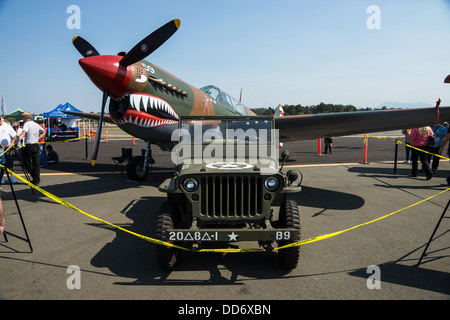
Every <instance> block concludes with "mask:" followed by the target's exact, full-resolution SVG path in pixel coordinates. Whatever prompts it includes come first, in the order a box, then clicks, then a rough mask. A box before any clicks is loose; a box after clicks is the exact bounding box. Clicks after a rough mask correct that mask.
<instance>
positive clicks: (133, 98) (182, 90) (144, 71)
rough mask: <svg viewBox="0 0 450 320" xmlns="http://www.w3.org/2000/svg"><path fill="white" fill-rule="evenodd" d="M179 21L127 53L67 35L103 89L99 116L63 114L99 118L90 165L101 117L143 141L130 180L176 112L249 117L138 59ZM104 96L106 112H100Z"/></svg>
mask: <svg viewBox="0 0 450 320" xmlns="http://www.w3.org/2000/svg"><path fill="white" fill-rule="evenodd" d="M180 23H181V22H180V20H178V19H175V20H173V21H170V22H168V23H167V24H165V25H164V26H162V27H160V28H159V29H157V30H156V31H154V32H153V33H151V34H150V35H149V36H147V37H146V38H144V39H143V40H142V41H140V42H139V43H138V44H136V45H135V46H134V47H133V48H132V49H131V50H130V51H129V52H128V53H126V52H120V53H118V54H117V55H100V54H99V52H98V51H97V50H96V49H95V48H94V47H93V46H92V45H91V44H90V43H89V42H87V41H86V40H84V39H83V38H81V37H79V36H76V37H74V38H73V40H72V41H73V45H74V46H75V48H76V49H77V50H78V51H79V52H80V53H81V55H82V56H83V58H82V59H80V60H79V64H80V66H81V67H82V69H83V70H84V72H85V73H86V74H87V75H88V77H89V78H90V79H91V81H92V82H93V83H94V84H95V85H96V86H97V87H98V88H99V89H100V90H101V91H102V92H103V102H102V108H101V113H100V114H92V113H74V112H66V113H69V114H72V115H77V116H80V117H84V118H90V119H95V120H99V128H98V132H99V134H98V135H97V137H96V141H95V145H94V150H93V153H92V158H91V159H92V164H94V163H95V160H96V158H97V152H98V148H99V141H100V138H101V134H100V133H101V126H102V122H103V121H105V122H110V123H114V124H116V125H117V126H119V127H120V128H121V129H122V130H123V131H125V132H127V133H129V134H130V135H132V136H135V137H137V138H140V139H142V140H144V141H146V142H147V150H146V154H145V156H144V157H136V158H135V161H130V162H129V166H131V168H128V170H127V172H128V175H129V177H130V178H131V179H137V180H141V179H144V178H145V176H146V174H147V164H148V161H149V159H151V157H150V154H151V144H156V145H158V146H160V147H161V148H162V149H163V150H171V148H172V147H173V145H174V142H173V141H171V134H172V132H173V130H174V129H176V128H177V125H178V119H179V117H180V116H188V115H190V116H192V115H198V116H207V115H218V116H233V115H236V116H238V115H248V116H252V115H254V113H253V112H252V111H251V110H250V109H249V108H247V107H246V106H244V105H243V104H242V103H241V102H239V101H238V100H236V99H234V98H233V97H231V96H230V95H229V94H227V93H226V92H224V91H223V90H221V89H219V88H218V87H216V86H213V85H209V86H206V87H203V88H201V89H197V88H195V87H193V86H192V85H190V84H188V83H186V82H184V81H182V80H181V79H179V78H177V77H175V76H174V75H172V74H170V73H169V72H167V71H165V70H163V69H162V68H160V67H158V66H156V65H154V64H152V63H150V62H148V61H146V60H144V59H145V58H146V57H147V56H148V55H150V54H151V53H152V52H154V51H155V50H156V49H158V48H159V46H161V45H162V44H163V43H164V42H165V41H166V40H168V39H169V38H170V37H171V36H172V35H173V34H174V33H175V32H176V31H177V30H178V28H179V27H180ZM449 81H450V80H449ZM108 97H109V98H110V103H109V115H105V114H104V109H105V104H106V101H107V98H108ZM444 121H450V107H439V105H436V107H435V108H420V109H403V110H383V111H364V112H344V113H331V114H314V115H297V116H283V115H281V114H277V115H276V116H275V124H276V128H277V129H278V130H279V137H280V140H281V141H283V142H287V141H296V140H309V139H317V138H322V137H326V136H342V135H348V134H356V133H369V132H377V131H383V130H394V129H401V128H413V127H421V126H424V125H432V124H433V123H436V122H444Z"/></svg>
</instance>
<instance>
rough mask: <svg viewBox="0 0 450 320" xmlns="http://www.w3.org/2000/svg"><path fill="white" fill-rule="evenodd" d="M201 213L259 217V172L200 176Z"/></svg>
mask: <svg viewBox="0 0 450 320" xmlns="http://www.w3.org/2000/svg"><path fill="white" fill-rule="evenodd" d="M200 192H201V208H200V212H201V217H202V218H206V219H213V220H221V219H239V218H244V219H247V220H248V219H250V220H257V219H261V214H262V213H263V212H262V211H263V209H262V201H263V200H262V199H263V198H262V197H263V180H262V178H261V177H260V176H246V175H243V176H205V177H202V178H201V179H200Z"/></svg>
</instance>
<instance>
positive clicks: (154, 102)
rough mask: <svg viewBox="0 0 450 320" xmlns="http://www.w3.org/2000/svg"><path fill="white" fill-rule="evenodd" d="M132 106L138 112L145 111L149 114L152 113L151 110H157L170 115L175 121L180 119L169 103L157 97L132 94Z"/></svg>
mask: <svg viewBox="0 0 450 320" xmlns="http://www.w3.org/2000/svg"><path fill="white" fill-rule="evenodd" d="M130 105H131V107H132V108H134V109H136V110H137V111H145V112H147V113H151V112H150V110H156V111H161V112H163V113H165V114H167V115H170V116H172V117H174V118H175V119H178V115H177V114H176V113H175V111H174V110H173V109H172V107H171V106H170V105H169V104H168V103H167V102H165V101H163V100H161V99H158V98H156V97H152V96H147V95H141V94H131V95H130Z"/></svg>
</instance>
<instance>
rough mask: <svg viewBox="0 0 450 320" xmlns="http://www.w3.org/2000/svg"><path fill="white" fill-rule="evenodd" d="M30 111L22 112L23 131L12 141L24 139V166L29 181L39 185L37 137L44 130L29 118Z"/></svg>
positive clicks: (38, 137) (43, 132)
mask: <svg viewBox="0 0 450 320" xmlns="http://www.w3.org/2000/svg"><path fill="white" fill-rule="evenodd" d="M31 117H32V115H31V113H30V112H28V111H25V112H23V113H22V120H23V121H24V125H23V131H22V132H21V133H20V134H19V135H18V136H15V137H14V139H13V143H16V142H17V141H20V140H22V139H24V143H25V147H24V150H23V160H24V164H25V168H26V169H27V171H28V173H29V174H30V176H31V178H32V180H31V183H32V184H35V185H39V183H40V182H41V178H40V173H41V172H40V168H39V166H40V163H39V139H40V138H42V137H43V136H44V135H45V130H44V129H42V127H41V126H40V125H38V124H37V123H36V122H34V121H32V120H31Z"/></svg>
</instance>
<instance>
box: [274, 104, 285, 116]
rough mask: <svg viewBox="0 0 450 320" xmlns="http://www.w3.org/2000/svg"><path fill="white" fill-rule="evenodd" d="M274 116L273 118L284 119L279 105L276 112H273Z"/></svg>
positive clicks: (282, 110) (281, 107)
mask: <svg viewBox="0 0 450 320" xmlns="http://www.w3.org/2000/svg"><path fill="white" fill-rule="evenodd" d="M274 116H275V117H284V109H283V106H282V105H281V104H279V105H278V108H277V110H275V114H274Z"/></svg>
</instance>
